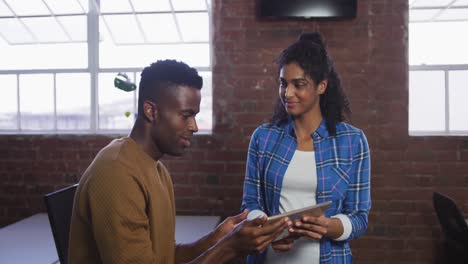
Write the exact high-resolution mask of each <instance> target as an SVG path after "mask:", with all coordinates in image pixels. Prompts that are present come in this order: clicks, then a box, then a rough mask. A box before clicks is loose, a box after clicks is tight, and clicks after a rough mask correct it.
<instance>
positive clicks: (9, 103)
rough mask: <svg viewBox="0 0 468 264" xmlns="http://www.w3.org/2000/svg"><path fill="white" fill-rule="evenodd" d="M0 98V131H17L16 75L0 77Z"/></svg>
mask: <svg viewBox="0 0 468 264" xmlns="http://www.w3.org/2000/svg"><path fill="white" fill-rule="evenodd" d="M0 83H1V84H2V96H0V129H7V130H11V129H18V122H17V112H18V100H17V99H18V94H17V91H18V90H17V87H16V75H0Z"/></svg>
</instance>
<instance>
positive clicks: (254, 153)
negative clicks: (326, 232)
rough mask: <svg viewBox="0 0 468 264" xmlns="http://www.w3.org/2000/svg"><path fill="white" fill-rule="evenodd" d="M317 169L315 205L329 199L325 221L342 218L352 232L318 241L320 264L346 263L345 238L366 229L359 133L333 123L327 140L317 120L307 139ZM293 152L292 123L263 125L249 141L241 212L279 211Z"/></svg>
mask: <svg viewBox="0 0 468 264" xmlns="http://www.w3.org/2000/svg"><path fill="white" fill-rule="evenodd" d="M311 136H312V138H313V141H314V148H315V159H316V160H315V162H316V166H317V167H316V169H317V190H316V201H317V203H322V202H325V201H332V202H333V203H332V205H331V207H330V208H329V209H328V210H327V211H326V212H325V216H327V217H330V216H333V215H336V214H340V213H341V214H345V215H347V216H348V217H349V219H350V221H351V224H352V233H351V235H350V236H349V238H348V239H347V240H345V241H334V240H330V239H326V238H324V239H322V240H320V263H321V264H325V263H352V254H351V249H350V247H349V243H348V241H349V240H352V239H356V238H358V237H359V236H361V235H362V234H363V233H364V232H365V231H366V229H367V224H368V221H367V217H368V214H369V210H370V207H371V197H370V153H369V146H368V143H367V139H366V136H365V135H364V133H363V132H362V131H361V130H359V129H357V128H355V127H353V126H351V125H349V124H346V123H338V124H337V126H336V136H331V135H330V134H329V133H328V130H327V128H326V125H325V121H322V123H321V124H320V127H319V128H318V129H317V130H316V131H315V132H314V133H313V134H312V135H311ZM296 148H297V140H296V136H295V132H294V123H293V122H292V120H291V119H289V120H288V122H284V123H282V124H281V125H271V124H264V125H262V126H260V127H258V128H257V129H256V130H255V131H254V133H253V135H252V137H251V140H250V145H249V151H248V157H247V168H246V174H245V181H244V195H243V198H242V210H244V209H245V208H248V209H249V210H250V211H253V210H261V211H263V212H265V213H266V214H267V215H270V216H271V215H275V214H278V213H279V200H280V192H281V185H282V182H283V177H284V174H285V172H286V169H287V167H288V164H289V162H290V161H291V159H292V157H293V154H294V151H295V150H296ZM264 257H265V252H264V253H263V254H261V255H256V256H249V257H248V259H247V260H248V261H247V262H248V263H263V261H264Z"/></svg>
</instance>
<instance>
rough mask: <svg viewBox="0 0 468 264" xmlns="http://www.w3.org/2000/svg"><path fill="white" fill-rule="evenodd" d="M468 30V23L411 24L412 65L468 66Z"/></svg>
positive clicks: (410, 52) (410, 50)
mask: <svg viewBox="0 0 468 264" xmlns="http://www.w3.org/2000/svg"><path fill="white" fill-rule="evenodd" d="M467 29H468V22H435V23H410V24H409V36H410V37H409V63H410V65H422V64H426V65H431V64H432V65H434V64H468V49H467V48H466V47H468V34H463V33H464V32H465V33H466V32H467ZM434 36H437V37H434ZM441 47H443V49H441Z"/></svg>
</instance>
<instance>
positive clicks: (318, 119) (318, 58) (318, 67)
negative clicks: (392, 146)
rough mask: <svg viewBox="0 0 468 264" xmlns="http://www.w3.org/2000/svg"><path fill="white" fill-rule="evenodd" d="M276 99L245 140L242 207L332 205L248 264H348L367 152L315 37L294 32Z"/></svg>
mask: <svg viewBox="0 0 468 264" xmlns="http://www.w3.org/2000/svg"><path fill="white" fill-rule="evenodd" d="M278 66H279V101H278V106H277V107H276V109H275V113H274V116H273V118H272V120H271V121H270V122H269V123H267V124H264V125H262V126H260V127H258V128H257V129H256V130H255V132H254V133H253V135H252V138H251V141H250V145H249V151H248V157H247V169H246V175H245V182H244V195H243V200H242V209H249V211H250V213H249V217H250V218H253V217H257V216H259V215H264V214H266V215H269V216H271V215H276V214H279V213H283V212H286V211H290V210H294V209H298V208H302V207H305V206H309V205H312V204H316V203H322V202H325V201H332V205H331V207H330V208H329V209H328V210H327V211H326V212H325V214H324V215H322V216H320V217H313V216H307V215H304V216H303V217H302V218H301V220H300V221H297V222H295V223H294V225H293V227H292V228H290V229H289V234H287V236H285V237H282V238H281V239H279V240H277V241H276V242H273V243H272V246H271V247H270V248H268V249H267V251H266V252H264V253H263V254H260V255H254V256H249V257H248V263H352V255H351V250H350V247H349V243H348V242H349V241H350V240H352V239H356V238H358V237H359V236H361V235H362V234H363V233H364V232H365V230H366V229H367V223H368V222H367V218H368V214H369V210H370V207H371V199H370V153H369V146H368V144H367V139H366V137H365V135H364V133H363V132H362V131H361V130H359V129H357V128H355V127H353V126H351V125H349V124H346V123H344V122H343V120H344V119H345V115H349V114H350V113H351V111H350V108H349V102H348V99H347V98H346V95H345V94H344V92H343V89H342V87H341V83H340V79H339V76H338V74H337V72H336V71H335V68H334V66H333V62H332V60H331V59H330V57H329V56H328V53H327V50H326V48H325V45H324V43H323V39H322V36H321V35H320V34H319V33H310V34H304V35H301V36H300V38H299V40H298V41H296V42H295V43H293V44H292V45H291V46H289V47H288V48H287V49H285V50H284V51H283V52H282V53H281V55H280V56H279V59H278Z"/></svg>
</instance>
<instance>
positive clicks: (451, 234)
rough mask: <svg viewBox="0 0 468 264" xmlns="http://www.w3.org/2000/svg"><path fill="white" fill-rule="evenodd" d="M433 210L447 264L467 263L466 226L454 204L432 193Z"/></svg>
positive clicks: (467, 238)
mask: <svg viewBox="0 0 468 264" xmlns="http://www.w3.org/2000/svg"><path fill="white" fill-rule="evenodd" d="M432 201H433V203H434V209H435V211H436V214H437V218H439V223H440V225H441V226H442V232H443V233H444V236H445V250H446V252H445V253H446V257H447V263H465V264H466V263H468V225H467V223H466V221H465V219H464V217H463V214H462V213H461V211H460V210H459V209H458V207H457V205H456V204H455V202H454V201H453V200H452V199H451V198H450V197H447V196H446V195H443V194H441V193H438V192H434V194H433V196H432Z"/></svg>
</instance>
